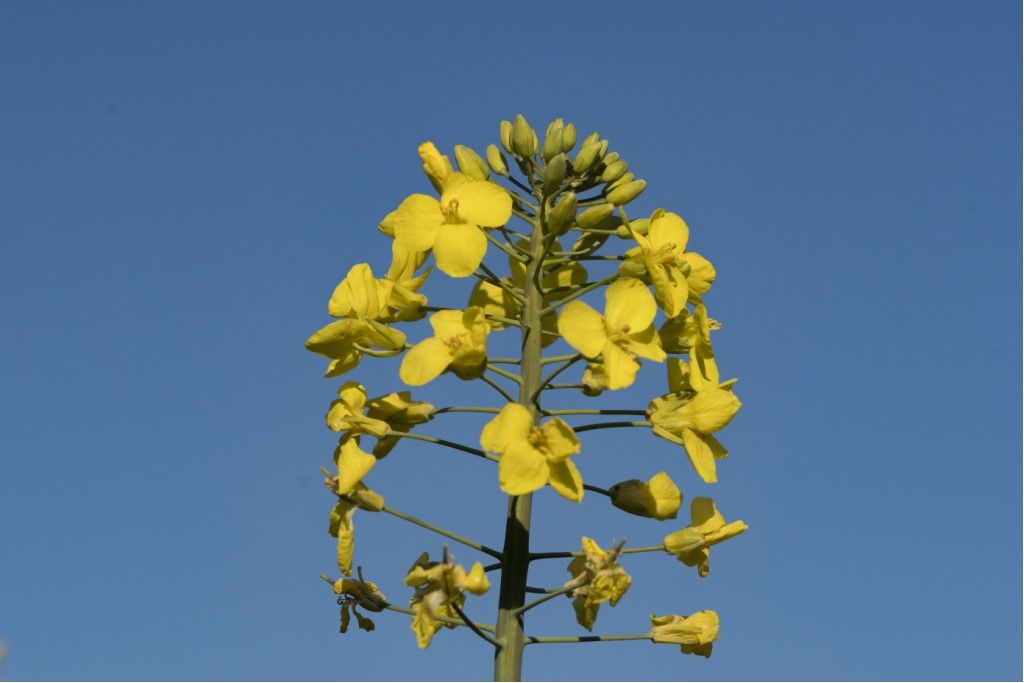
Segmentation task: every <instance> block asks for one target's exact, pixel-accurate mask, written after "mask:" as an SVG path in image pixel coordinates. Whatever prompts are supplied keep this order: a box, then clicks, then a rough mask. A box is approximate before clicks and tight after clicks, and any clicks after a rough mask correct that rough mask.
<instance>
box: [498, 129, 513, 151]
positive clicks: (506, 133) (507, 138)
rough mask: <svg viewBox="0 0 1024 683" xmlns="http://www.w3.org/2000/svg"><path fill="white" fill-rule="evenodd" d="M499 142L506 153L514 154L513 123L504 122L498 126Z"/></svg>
mask: <svg viewBox="0 0 1024 683" xmlns="http://www.w3.org/2000/svg"><path fill="white" fill-rule="evenodd" d="M498 140H499V141H501V146H502V147H504V148H505V151H506V152H508V153H509V154H512V122H511V121H502V122H501V124H499V126H498Z"/></svg>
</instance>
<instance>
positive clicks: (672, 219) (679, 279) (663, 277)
mask: <svg viewBox="0 0 1024 683" xmlns="http://www.w3.org/2000/svg"><path fill="white" fill-rule="evenodd" d="M627 225H628V224H627ZM632 234H633V239H635V240H636V242H637V244H639V245H640V254H639V256H640V260H641V262H642V263H643V266H644V269H645V270H646V271H647V276H648V277H649V278H650V279H651V284H653V285H654V298H655V299H657V301H658V305H659V306H661V308H662V310H664V311H665V315H667V316H668V317H669V318H674V317H675V316H677V315H679V313H680V312H681V311H682V310H683V308H684V307H685V305H686V298H687V296H688V295H689V292H690V289H689V285H688V284H687V281H686V275H685V274H684V273H683V271H682V269H681V267H680V266H681V264H682V262H683V253H684V252H685V251H686V241H687V240H688V239H689V237H690V228H689V227H687V225H686V221H684V220H683V219H682V218H680V217H679V216H678V215H677V214H674V213H666V212H665V210H664V209H657V210H656V211H655V212H654V213H653V214H651V219H650V223H649V224H648V228H647V235H646V236H644V235H641V234H640V233H638V232H636V231H632Z"/></svg>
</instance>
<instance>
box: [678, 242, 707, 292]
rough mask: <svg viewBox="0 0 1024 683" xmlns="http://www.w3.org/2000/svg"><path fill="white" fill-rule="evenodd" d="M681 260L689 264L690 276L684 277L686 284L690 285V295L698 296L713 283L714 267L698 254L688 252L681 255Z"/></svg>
mask: <svg viewBox="0 0 1024 683" xmlns="http://www.w3.org/2000/svg"><path fill="white" fill-rule="evenodd" d="M683 260H685V261H686V262H687V263H688V264H690V274H689V275H687V276H686V282H687V283H688V284H689V285H690V293H691V295H692V294H695V295H697V296H700V295H701V294H704V293H705V292H707V291H708V290H709V289H711V284H712V283H713V282H714V281H715V267H714V266H713V265H711V261H708V260H707V259H706V258H704V257H703V256H701V255H700V254H698V253H696V252H693V251H690V252H687V253H685V254H683Z"/></svg>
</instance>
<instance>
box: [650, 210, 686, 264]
mask: <svg viewBox="0 0 1024 683" xmlns="http://www.w3.org/2000/svg"><path fill="white" fill-rule="evenodd" d="M655 214H657V215H652V216H651V222H650V226H649V227H648V229H647V238H648V239H649V240H650V241H651V247H652V248H654V249H660V248H662V247H668V246H669V245H673V247H674V248H673V249H672V252H671V253H673V254H676V255H681V254H682V253H683V252H684V251H686V242H687V241H688V240H689V239H690V228H689V226H687V225H686V221H684V220H683V219H682V218H681V217H680V216H679V214H675V213H672V212H671V211H670V212H662V213H660V214H658V212H655Z"/></svg>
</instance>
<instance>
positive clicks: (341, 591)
mask: <svg viewBox="0 0 1024 683" xmlns="http://www.w3.org/2000/svg"><path fill="white" fill-rule="evenodd" d="M334 592H335V593H337V594H338V595H340V596H341V597H339V598H338V604H339V605H341V629H340V630H341V632H342V633H345V632H347V631H348V625H349V621H350V620H351V618H352V614H355V617H356V621H357V622H358V624H359V628H361V629H363V630H364V631H372V630H373V629H374V628H375V626H374V623H373V621H372V620H371V619H369V618H367V617H364V616H363V615H361V614H360V613H359V610H358V608H359V607H362V608H363V609H368V610H370V611H371V612H382V611H383V610H384V608H385V607H386V606H387V604H388V602H387V598H385V597H384V594H383V593H381V592H380V590H379V589H378V588H377V584H375V583H373V582H372V581H363V580H362V576H360V578H359V579H338V580H337V581H335V582H334Z"/></svg>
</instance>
